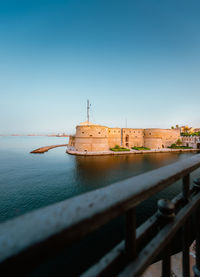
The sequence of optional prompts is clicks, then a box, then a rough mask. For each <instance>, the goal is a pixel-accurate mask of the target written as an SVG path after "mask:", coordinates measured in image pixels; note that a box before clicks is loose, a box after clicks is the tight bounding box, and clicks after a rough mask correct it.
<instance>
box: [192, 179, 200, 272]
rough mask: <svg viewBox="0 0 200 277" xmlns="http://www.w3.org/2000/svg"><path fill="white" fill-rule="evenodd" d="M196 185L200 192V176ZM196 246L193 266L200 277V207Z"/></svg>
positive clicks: (199, 210) (197, 214) (199, 209)
mask: <svg viewBox="0 0 200 277" xmlns="http://www.w3.org/2000/svg"><path fill="white" fill-rule="evenodd" d="M194 187H195V188H196V190H197V191H198V192H200V178H199V179H196V180H194ZM195 223H196V247H195V254H196V264H195V266H194V267H193V271H194V276H195V277H200V207H198V208H197V210H196V220H195Z"/></svg>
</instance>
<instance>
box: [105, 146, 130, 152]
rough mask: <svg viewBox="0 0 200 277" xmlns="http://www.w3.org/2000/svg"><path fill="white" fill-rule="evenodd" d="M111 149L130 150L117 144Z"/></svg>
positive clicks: (117, 150)
mask: <svg viewBox="0 0 200 277" xmlns="http://www.w3.org/2000/svg"><path fill="white" fill-rule="evenodd" d="M110 150H111V151H115V152H121V151H130V149H128V148H124V147H121V146H119V145H115V147H113V148H110Z"/></svg>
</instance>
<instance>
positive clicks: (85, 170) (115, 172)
mask: <svg viewBox="0 0 200 277" xmlns="http://www.w3.org/2000/svg"><path fill="white" fill-rule="evenodd" d="M190 155H193V154H191V153H190V154H189V153H187V154H180V153H173V154H172V153H155V154H144V155H141V154H137V155H134V154H133V155H118V156H117V155H116V156H114V155H113V156H98V157H97V156H90V157H89V156H88V157H82V156H76V157H75V163H76V172H77V178H78V180H79V181H81V184H82V185H84V186H87V187H93V188H94V187H99V186H105V185H108V184H110V183H113V182H116V181H119V180H123V179H125V178H129V177H132V176H135V175H138V174H141V173H144V172H146V171H149V170H153V169H156V168H159V167H162V166H164V165H167V164H170V163H173V162H175V161H177V160H178V159H180V158H184V157H188V156H190Z"/></svg>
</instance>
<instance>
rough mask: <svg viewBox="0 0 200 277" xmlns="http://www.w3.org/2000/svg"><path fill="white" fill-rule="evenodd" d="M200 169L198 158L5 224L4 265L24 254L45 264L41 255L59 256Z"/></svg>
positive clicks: (1, 229) (1, 228) (0, 228)
mask: <svg viewBox="0 0 200 277" xmlns="http://www.w3.org/2000/svg"><path fill="white" fill-rule="evenodd" d="M199 166H200V155H199V154H197V155H194V156H193V157H191V158H187V159H184V160H181V161H179V162H176V163H174V164H171V165H168V166H165V167H162V168H159V169H156V170H153V171H150V172H147V173H144V174H142V175H139V176H136V177H133V178H129V179H126V180H123V181H121V182H117V183H115V184H112V185H109V186H107V187H104V188H100V189H98V190H95V191H91V192H88V193H85V194H82V195H80V196H76V197H73V198H70V199H68V200H65V201H62V202H60V203H57V204H54V205H51V206H48V207H45V208H41V209H39V210H36V211H33V212H30V213H28V214H25V215H23V216H20V217H18V218H15V219H12V220H9V221H7V222H5V223H2V224H0V246H1V247H0V262H3V261H5V260H6V259H8V258H9V257H12V256H14V255H21V254H22V256H23V258H26V259H29V258H30V259H33V256H32V255H33V254H34V258H35V263H36V262H37V260H39V261H41V259H42V257H41V256H42V255H38V252H40V253H44V252H45V253H48V254H49V255H50V252H51V251H52V253H53V254H55V253H56V251H60V249H63V247H64V246H66V245H70V244H71V243H73V242H74V241H75V240H77V239H80V238H82V237H83V236H85V235H86V234H88V233H90V232H92V231H94V230H96V229H98V228H99V227H100V226H102V225H103V224H105V223H107V222H108V221H110V220H111V219H113V218H115V217H117V216H120V215H121V214H124V213H125V212H126V211H127V210H129V209H130V208H132V207H134V206H136V205H138V204H139V203H141V202H142V201H144V200H145V199H147V198H148V197H150V196H152V195H153V194H155V193H156V192H158V191H161V190H162V189H164V188H165V187H167V186H169V185H171V184H172V183H174V182H175V181H177V180H178V179H180V178H181V177H183V176H185V175H187V174H189V173H190V172H192V171H193V170H195V169H197V168H198V167H199ZM22 226H23V228H22ZM36 226H37V228H36ZM20 253H21V254H20ZM29 255H30V257H28V256H29Z"/></svg>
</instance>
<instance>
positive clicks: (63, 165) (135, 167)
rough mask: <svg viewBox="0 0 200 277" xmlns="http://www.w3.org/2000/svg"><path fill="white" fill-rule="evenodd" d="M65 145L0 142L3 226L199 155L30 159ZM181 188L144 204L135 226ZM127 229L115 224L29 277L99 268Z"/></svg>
mask: <svg viewBox="0 0 200 277" xmlns="http://www.w3.org/2000/svg"><path fill="white" fill-rule="evenodd" d="M66 143H68V138H66V137H47V136H1V137H0V222H4V221H7V220H10V219H12V218H14V217H17V216H20V215H22V214H25V213H28V212H29V211H32V210H36V209H39V208H41V207H45V206H48V205H51V204H53V203H56V202H60V201H63V200H65V199H67V198H72V197H75V196H76V195H79V194H82V193H85V192H87V191H91V190H96V189H99V188H101V187H105V186H109V185H110V184H112V183H115V182H118V181H120V180H124V179H126V178H129V177H133V176H136V175H139V174H142V173H144V172H147V171H150V170H153V169H156V168H159V167H162V166H165V165H167V164H171V163H174V162H176V161H178V160H181V159H187V158H189V157H191V156H193V155H196V154H195V153H151V154H138V155H134V154H133V155H119V156H118V155H113V156H88V157H85V156H72V155H69V154H67V153H66V147H58V148H54V149H51V150H49V151H48V152H46V153H44V154H31V153H30V152H31V151H32V150H35V149H37V148H39V147H43V146H49V145H55V144H66ZM195 177H200V170H196V171H195V172H194V173H193V174H192V176H191V179H193V178H195ZM181 186H182V184H181V182H180V181H179V182H176V183H175V184H173V185H172V186H170V187H169V188H167V189H165V190H164V191H163V192H161V193H158V194H157V195H156V196H154V197H152V198H151V199H149V200H147V201H145V202H144V203H142V204H140V205H139V206H138V208H137V224H138V225H139V224H141V223H142V222H143V221H144V220H145V219H146V218H147V217H148V216H150V215H151V214H153V213H154V212H155V211H156V209H157V200H158V199H160V198H168V199H172V198H173V197H174V196H175V195H176V194H177V193H178V192H180V191H181ZM66 212H67V211H66ZM123 223H124V219H122V218H120V219H116V220H114V221H113V222H112V223H111V224H108V225H107V226H105V227H103V229H101V230H100V231H98V232H96V233H95V234H94V235H93V236H90V237H88V238H86V242H85V243H83V244H76V245H75V246H74V248H71V249H70V250H69V249H66V250H65V251H64V252H63V253H62V254H61V255H60V256H59V257H55V258H54V259H51V262H50V264H49V262H48V263H47V264H44V265H43V266H40V268H39V269H38V270H36V271H35V272H33V273H32V275H31V276H66V272H65V269H66V267H67V269H68V275H67V276H78V275H79V274H80V272H81V271H82V270H84V269H85V267H86V265H88V264H92V263H94V262H96V261H97V260H98V259H99V258H100V257H101V255H103V253H105V251H108V250H109V249H111V248H112V247H114V245H115V244H116V243H118V242H119V241H120V240H121V239H122V238H123V236H124V227H123V225H124V224H123ZM22 228H23V226H22ZM97 249H98V251H97ZM69 251H71V252H69ZM85 251H86V252H87V257H86V255H84V253H85ZM97 252H98V253H97ZM83 256H85V257H83ZM63 257H64V258H63ZM74 259H75V260H76V261H79V267H75V268H74V266H72V265H73V263H74ZM50 265H51V266H50ZM70 270H71V271H70ZM41 272H42V273H41ZM55 274H56V275H55Z"/></svg>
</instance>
